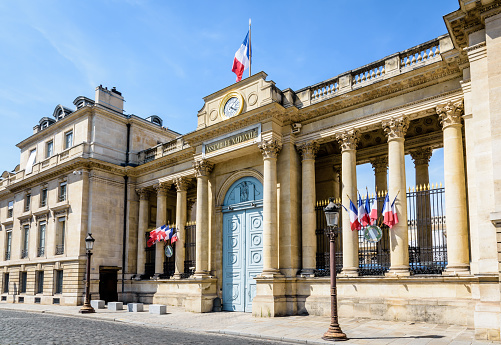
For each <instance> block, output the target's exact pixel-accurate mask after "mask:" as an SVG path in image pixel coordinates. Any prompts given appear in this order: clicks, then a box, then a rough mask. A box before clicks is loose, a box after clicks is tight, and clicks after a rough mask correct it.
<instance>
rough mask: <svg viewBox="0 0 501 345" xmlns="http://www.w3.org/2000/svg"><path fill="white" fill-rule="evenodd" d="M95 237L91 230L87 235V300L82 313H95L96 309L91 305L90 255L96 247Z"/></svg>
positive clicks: (81, 310)
mask: <svg viewBox="0 0 501 345" xmlns="http://www.w3.org/2000/svg"><path fill="white" fill-rule="evenodd" d="M94 241H95V239H94V238H93V237H92V234H91V233H90V232H89V233H88V234H87V237H86V238H85V249H87V272H86V275H85V302H84V305H83V306H82V309H80V313H82V314H87V313H95V312H96V311H95V310H94V308H92V306H91V305H90V256H91V255H92V252H91V251H92V248H93V247H94Z"/></svg>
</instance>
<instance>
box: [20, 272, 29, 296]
mask: <svg viewBox="0 0 501 345" xmlns="http://www.w3.org/2000/svg"><path fill="white" fill-rule="evenodd" d="M27 281H28V272H21V275H20V276H19V293H26V282H27Z"/></svg>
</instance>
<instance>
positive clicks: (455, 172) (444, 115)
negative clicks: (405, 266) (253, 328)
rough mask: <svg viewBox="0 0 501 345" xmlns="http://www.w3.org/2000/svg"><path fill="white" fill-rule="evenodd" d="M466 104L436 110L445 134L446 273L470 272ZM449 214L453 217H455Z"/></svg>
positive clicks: (456, 104) (444, 106)
mask: <svg viewBox="0 0 501 345" xmlns="http://www.w3.org/2000/svg"><path fill="white" fill-rule="evenodd" d="M462 113H463V102H462V101H460V102H456V103H451V102H449V103H447V104H445V105H442V106H438V107H437V114H438V116H439V118H440V122H441V124H442V129H443V133H444V183H445V214H446V215H447V217H446V219H445V221H446V227H447V268H446V270H445V272H444V274H452V275H456V274H468V273H469V267H470V265H469V260H470V259H469V256H470V253H469V247H468V227H467V217H466V186H465V174H464V157H463V135H462V133H461V127H462V125H461V115H462ZM449 215H454V216H453V217H451V216H449Z"/></svg>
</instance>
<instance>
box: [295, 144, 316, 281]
mask: <svg viewBox="0 0 501 345" xmlns="http://www.w3.org/2000/svg"><path fill="white" fill-rule="evenodd" d="M298 149H299V151H300V152H301V155H302V157H303V160H302V207H301V210H302V221H301V225H302V229H301V234H302V249H303V255H302V258H303V269H302V271H301V275H302V276H305V277H313V276H314V271H315V268H316V251H317V238H316V235H315V229H316V227H317V224H316V213H315V201H316V196H315V155H316V153H317V152H318V144H317V143H316V142H309V143H305V144H302V145H301V146H299V147H298Z"/></svg>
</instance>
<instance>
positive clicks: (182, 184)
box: [174, 177, 190, 192]
mask: <svg viewBox="0 0 501 345" xmlns="http://www.w3.org/2000/svg"><path fill="white" fill-rule="evenodd" d="M174 183H175V185H176V190H177V191H178V192H186V191H187V190H188V186H189V184H190V181H189V180H188V179H187V178H186V177H177V178H175V179H174Z"/></svg>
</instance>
